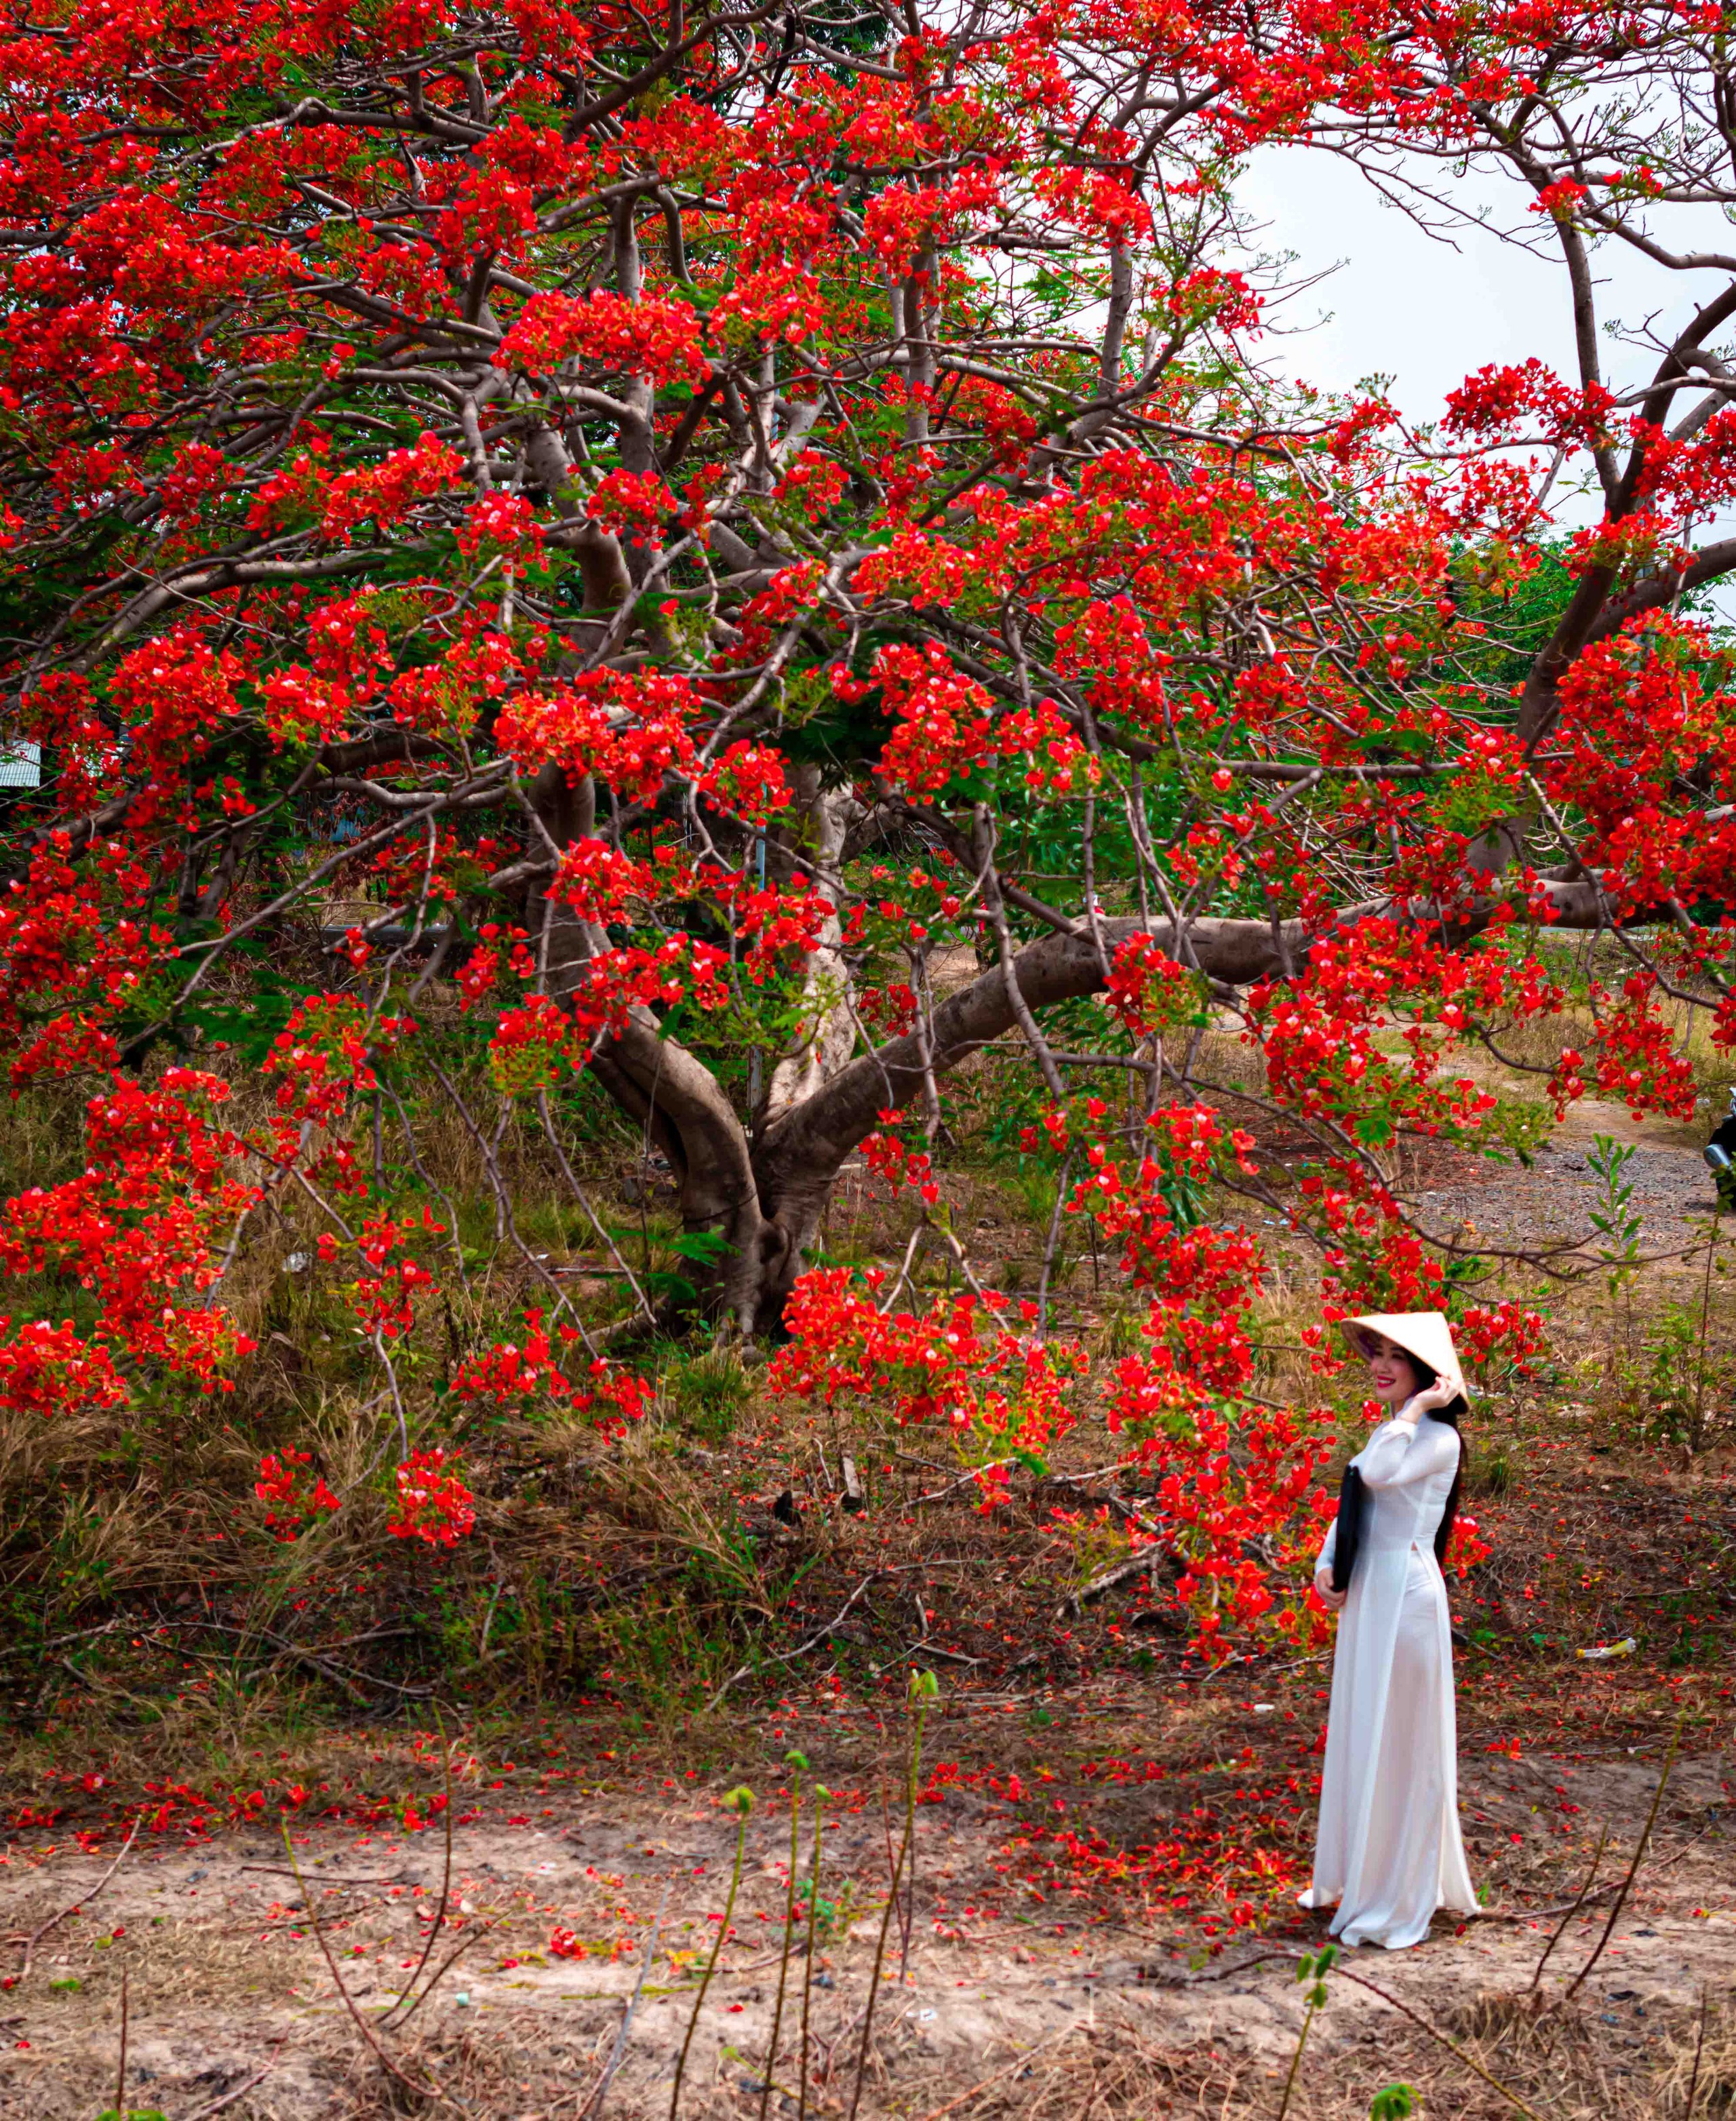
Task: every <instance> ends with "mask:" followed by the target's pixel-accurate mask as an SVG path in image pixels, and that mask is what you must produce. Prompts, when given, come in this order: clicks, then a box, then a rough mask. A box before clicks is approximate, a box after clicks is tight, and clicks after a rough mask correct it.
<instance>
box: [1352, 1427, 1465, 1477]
mask: <svg viewBox="0 0 1736 2121" xmlns="http://www.w3.org/2000/svg"><path fill="white" fill-rule="evenodd" d="M1457 1457H1458V1431H1457V1430H1456V1429H1454V1427H1453V1425H1452V1424H1451V1423H1450V1422H1445V1421H1430V1420H1428V1419H1423V1420H1421V1421H1419V1422H1418V1423H1417V1424H1416V1426H1415V1427H1414V1428H1412V1426H1411V1425H1410V1424H1409V1423H1407V1422H1402V1421H1389V1422H1387V1423H1386V1424H1384V1426H1383V1427H1381V1428H1379V1429H1376V1430H1375V1432H1374V1434H1373V1435H1372V1436H1371V1437H1370V1438H1369V1440H1368V1442H1367V1443H1365V1444H1364V1446H1363V1447H1362V1449H1361V1451H1360V1453H1359V1454H1358V1456H1357V1459H1356V1464H1357V1466H1358V1468H1359V1470H1360V1472H1361V1475H1362V1483H1363V1485H1364V1486H1365V1487H1368V1488H1400V1487H1405V1486H1407V1485H1409V1484H1410V1483H1411V1482H1412V1480H1427V1479H1428V1477H1429V1475H1430V1474H1431V1473H1445V1472H1449V1471H1451V1470H1452V1466H1453V1463H1454V1460H1455V1459H1456V1458H1457Z"/></svg>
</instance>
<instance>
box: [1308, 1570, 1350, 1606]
mask: <svg viewBox="0 0 1736 2121" xmlns="http://www.w3.org/2000/svg"><path fill="white" fill-rule="evenodd" d="M1314 1593H1315V1596H1316V1597H1318V1599H1319V1601H1320V1603H1321V1604H1322V1605H1323V1606H1325V1607H1326V1608H1327V1609H1328V1611H1330V1612H1333V1613H1336V1612H1337V1611H1338V1609H1339V1607H1340V1606H1342V1605H1343V1603H1344V1601H1345V1600H1346V1598H1348V1597H1349V1596H1350V1595H1351V1594H1350V1592H1348V1591H1335V1590H1333V1588H1332V1571H1331V1569H1316V1570H1315V1572H1314Z"/></svg>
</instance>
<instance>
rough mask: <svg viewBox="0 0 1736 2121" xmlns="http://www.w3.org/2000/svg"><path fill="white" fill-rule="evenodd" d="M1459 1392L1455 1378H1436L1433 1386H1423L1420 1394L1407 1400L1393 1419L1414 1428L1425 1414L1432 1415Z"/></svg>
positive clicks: (1456, 1396)
mask: <svg viewBox="0 0 1736 2121" xmlns="http://www.w3.org/2000/svg"><path fill="white" fill-rule="evenodd" d="M1460 1390H1461V1387H1460V1385H1459V1382H1458V1378H1457V1377H1436V1379H1435V1382H1434V1383H1433V1384H1431V1385H1425V1386H1424V1387H1423V1388H1422V1390H1421V1391H1420V1392H1417V1393H1416V1394H1415V1396H1413V1397H1412V1398H1410V1399H1407V1401H1405V1403H1404V1405H1402V1407H1400V1408H1399V1410H1398V1413H1397V1414H1396V1415H1393V1419H1394V1420H1395V1421H1402V1422H1407V1423H1408V1424H1410V1425H1411V1426H1412V1427H1413V1428H1414V1427H1415V1426H1416V1424H1417V1423H1418V1422H1419V1421H1421V1419H1422V1418H1423V1416H1424V1415H1426V1414H1432V1413H1433V1412H1434V1411H1435V1408H1436V1407H1438V1406H1445V1405H1447V1404H1448V1402H1449V1401H1451V1400H1455V1399H1457V1398H1458V1395H1459V1391H1460Z"/></svg>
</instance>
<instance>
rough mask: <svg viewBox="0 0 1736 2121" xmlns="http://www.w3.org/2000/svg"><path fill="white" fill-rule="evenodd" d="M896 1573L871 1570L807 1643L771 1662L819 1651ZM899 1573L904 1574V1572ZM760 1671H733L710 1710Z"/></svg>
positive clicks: (753, 1667)
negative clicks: (867, 1595) (860, 1602)
mask: <svg viewBox="0 0 1736 2121" xmlns="http://www.w3.org/2000/svg"><path fill="white" fill-rule="evenodd" d="M892 1573H894V1572H893V1571H892V1570H890V1569H872V1570H870V1573H868V1574H867V1575H866V1576H865V1577H864V1578H862V1580H861V1583H858V1584H857V1585H856V1588H855V1590H853V1591H852V1592H851V1593H850V1596H849V1597H847V1599H846V1600H845V1601H844V1602H843V1604H842V1606H840V1607H839V1608H838V1611H837V1612H836V1613H834V1614H833V1616H832V1618H831V1619H830V1620H828V1621H827V1623H826V1625H824V1627H823V1628H816V1629H814V1633H813V1634H811V1635H810V1636H809V1637H808V1639H807V1640H806V1641H805V1642H801V1643H797V1644H796V1648H794V1649H793V1650H780V1651H779V1652H778V1653H777V1654H776V1655H775V1656H774V1657H772V1660H771V1662H772V1663H773V1664H794V1662H796V1658H797V1657H805V1656H806V1655H807V1653H808V1652H809V1651H810V1650H811V1649H817V1648H819V1645H820V1644H821V1643H823V1642H824V1641H825V1639H826V1638H827V1637H828V1635H832V1634H836V1633H837V1632H838V1629H840V1628H841V1627H842V1625H843V1624H844V1622H845V1621H846V1620H848V1619H849V1617H850V1615H851V1612H852V1610H853V1609H854V1607H855V1605H856V1601H857V1599H859V1598H860V1597H861V1595H862V1593H863V1592H865V1591H866V1590H867V1589H868V1587H870V1584H874V1583H879V1581H880V1578H881V1577H883V1576H888V1575H891V1574H892ZM898 1573H903V1572H898ZM758 1669H759V1667H758V1665H757V1664H744V1665H743V1666H742V1667H740V1669H739V1670H738V1671H732V1672H731V1673H730V1676H729V1677H728V1678H727V1679H726V1680H725V1681H724V1682H723V1684H722V1685H721V1686H720V1687H719V1688H718V1690H717V1691H716V1693H715V1694H713V1695H712V1698H711V1699H710V1700H709V1701H708V1702H707V1704H705V1705H706V1707H707V1708H708V1709H710V1708H716V1706H717V1704H718V1703H719V1702H720V1701H721V1700H722V1699H723V1697H724V1696H725V1694H727V1693H728V1692H729V1690H730V1688H731V1687H732V1686H734V1685H736V1684H737V1683H738V1682H739V1681H740V1680H744V1679H747V1678H749V1677H751V1676H752V1675H753V1674H754V1672H756V1671H758Z"/></svg>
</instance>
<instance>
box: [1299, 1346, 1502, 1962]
mask: <svg viewBox="0 0 1736 2121" xmlns="http://www.w3.org/2000/svg"><path fill="white" fill-rule="evenodd" d="M1344 1330H1345V1332H1346V1336H1348V1337H1349V1338H1350V1340H1351V1341H1352V1343H1353V1345H1356V1347H1358V1348H1359V1349H1360V1351H1361V1353H1362V1354H1364V1355H1365V1356H1366V1358H1367V1359H1368V1365H1369V1372H1370V1378H1371V1380H1372V1382H1373V1385H1374V1396H1375V1397H1376V1398H1377V1399H1378V1400H1379V1401H1380V1402H1381V1404H1382V1405H1384V1406H1386V1407H1387V1408H1388V1409H1389V1410H1391V1414H1392V1419H1390V1420H1388V1421H1387V1422H1385V1423H1384V1424H1382V1425H1381V1427H1380V1428H1379V1429H1376V1430H1375V1432H1374V1434H1373V1435H1372V1436H1371V1437H1370V1438H1369V1440H1368V1442H1367V1443H1365V1445H1364V1446H1363V1447H1362V1449H1361V1450H1360V1452H1358V1453H1357V1454H1356V1457H1355V1458H1354V1459H1353V1460H1352V1461H1351V1463H1352V1465H1354V1466H1356V1469H1357V1471H1358V1472H1359V1473H1360V1475H1361V1480H1362V1485H1363V1488H1364V1489H1365V1499H1364V1505H1363V1510H1362V1513H1361V1526H1360V1539H1359V1541H1358V1542H1357V1551H1356V1559H1355V1563H1354V1566H1353V1568H1352V1569H1351V1577H1350V1582H1349V1585H1348V1587H1347V1588H1346V1589H1345V1590H1342V1591H1338V1590H1335V1589H1334V1588H1333V1585H1332V1568H1333V1561H1334V1559H1335V1557H1336V1555H1337V1539H1338V1527H1337V1522H1336V1521H1335V1522H1334V1523H1333V1525H1332V1529H1331V1531H1328V1533H1327V1535H1326V1543H1325V1545H1323V1547H1322V1548H1321V1550H1320V1559H1319V1560H1318V1562H1317V1563H1316V1564H1315V1569H1314V1588H1315V1589H1316V1590H1317V1591H1318V1592H1319V1594H1320V1597H1321V1598H1322V1600H1323V1601H1324V1602H1325V1603H1326V1604H1327V1605H1328V1606H1331V1607H1332V1609H1333V1611H1337V1612H1339V1613H1340V1615H1341V1617H1340V1619H1339V1622H1338V1646H1337V1654H1336V1655H1335V1656H1334V1657H1333V1660H1332V1708H1331V1712H1330V1714H1329V1716H1328V1720H1327V1732H1326V1769H1325V1774H1324V1775H1323V1778H1322V1783H1321V1789H1320V1831H1319V1836H1318V1840H1317V1842H1316V1844H1315V1848H1314V1883H1313V1885H1312V1886H1311V1887H1310V1888H1309V1890H1308V1891H1307V1892H1305V1893H1304V1895H1302V1904H1303V1906H1304V1907H1309V1908H1325V1907H1330V1906H1331V1905H1332V1902H1333V1901H1334V1900H1336V1901H1337V1902H1338V1912H1337V1914H1336V1915H1335V1916H1334V1917H1333V1918H1332V1935H1333V1936H1335V1937H1339V1938H1340V1939H1342V1942H1344V1943H1345V1944H1346V1945H1354V1944H1380V1945H1384V1946H1386V1947H1387V1949H1388V1951H1397V1950H1398V1948H1399V1947H1400V1946H1404V1945H1411V1944H1421V1942H1422V1940H1423V1939H1424V1938H1425V1937H1426V1936H1427V1935H1428V1933H1429V1919H1430V1916H1432V1915H1433V1914H1434V1913H1435V1909H1436V1908H1438V1907H1445V1908H1451V1909H1455V1910H1456V1911H1457V1912H1458V1913H1459V1914H1474V1913H1475V1912H1476V1910H1477V1895H1476V1894H1475V1893H1474V1891H1473V1890H1472V1885H1471V1874H1470V1872H1469V1871H1468V1869H1467V1868H1466V1866H1465V1849H1464V1844H1463V1841H1462V1840H1461V1839H1460V1838H1459V1831H1458V1762H1457V1754H1458V1731H1457V1727H1456V1721H1455V1718H1454V1706H1453V1636H1452V1628H1451V1622H1450V1620H1449V1615H1448V1611H1447V1589H1446V1583H1445V1581H1444V1578H1443V1577H1442V1575H1441V1573H1440V1564H1441V1561H1442V1559H1443V1558H1444V1555H1445V1554H1446V1550H1447V1541H1448V1539H1449V1536H1451V1533H1452V1530H1453V1520H1454V1516H1455V1514H1456V1513H1457V1508H1458V1487H1459V1470H1460V1460H1459V1441H1458V1417H1459V1415H1460V1414H1461V1413H1462V1412H1463V1410H1464V1405H1465V1387H1464V1382H1463V1379H1462V1377H1460V1375H1459V1368H1458V1351H1457V1350H1455V1349H1454V1345H1453V1334H1452V1330H1451V1328H1450V1327H1449V1326H1448V1324H1447V1322H1446V1320H1445V1319H1444V1317H1442V1316H1441V1314H1440V1312H1438V1311H1423V1312H1412V1313H1410V1314H1409V1315H1407V1316H1405V1317H1369V1318H1351V1319H1347V1320H1346V1322H1345V1327H1344ZM1339 1573H1340V1576H1341V1578H1342V1573H1343V1572H1342V1570H1341V1571H1340V1572H1339Z"/></svg>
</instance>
